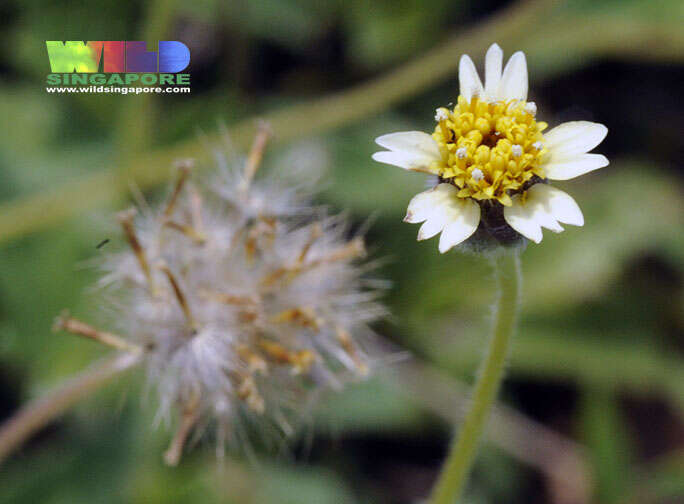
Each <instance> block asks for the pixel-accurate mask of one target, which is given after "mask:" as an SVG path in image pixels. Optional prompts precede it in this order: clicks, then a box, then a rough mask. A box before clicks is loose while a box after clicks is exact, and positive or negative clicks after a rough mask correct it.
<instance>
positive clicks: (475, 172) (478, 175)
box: [470, 168, 484, 182]
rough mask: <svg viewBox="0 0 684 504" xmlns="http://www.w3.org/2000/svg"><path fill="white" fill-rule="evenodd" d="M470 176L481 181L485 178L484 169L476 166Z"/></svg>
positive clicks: (476, 180)
mask: <svg viewBox="0 0 684 504" xmlns="http://www.w3.org/2000/svg"><path fill="white" fill-rule="evenodd" d="M470 176H471V177H472V178H473V180H474V181H475V182H479V181H480V180H482V179H483V178H484V173H482V170H480V169H479V168H475V169H474V170H473V171H472V173H471V174H470Z"/></svg>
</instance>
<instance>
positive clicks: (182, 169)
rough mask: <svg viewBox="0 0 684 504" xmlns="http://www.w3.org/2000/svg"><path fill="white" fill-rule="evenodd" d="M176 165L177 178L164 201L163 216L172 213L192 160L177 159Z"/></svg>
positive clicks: (192, 164)
mask: <svg viewBox="0 0 684 504" xmlns="http://www.w3.org/2000/svg"><path fill="white" fill-rule="evenodd" d="M176 166H177V168H178V178H177V179H176V184H175V185H174V187H173V192H172V193H171V196H170V197H169V201H168V202H167V203H166V208H165V209H164V217H169V216H170V215H171V214H172V213H173V210H174V208H175V206H176V202H177V201H178V196H179V195H180V192H181V190H182V189H183V186H184V185H185V181H186V180H187V179H188V176H189V175H190V170H191V169H192V168H193V166H194V161H193V160H192V159H184V160H182V161H178V162H177V165H176Z"/></svg>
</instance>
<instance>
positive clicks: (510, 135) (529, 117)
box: [373, 44, 608, 252]
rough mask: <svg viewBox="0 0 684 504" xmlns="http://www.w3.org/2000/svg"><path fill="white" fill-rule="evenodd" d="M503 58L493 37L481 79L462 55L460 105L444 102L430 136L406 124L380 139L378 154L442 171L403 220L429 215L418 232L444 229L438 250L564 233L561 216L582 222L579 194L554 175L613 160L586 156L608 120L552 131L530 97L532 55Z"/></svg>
mask: <svg viewBox="0 0 684 504" xmlns="http://www.w3.org/2000/svg"><path fill="white" fill-rule="evenodd" d="M502 64H503V51H502V50H501V48H500V47H499V46H498V45H496V44H493V45H492V46H491V47H490V48H489V50H488V51H487V55H486V58H485V83H484V85H483V84H482V82H481V81H480V77H479V75H478V73H477V70H476V69H475V65H474V64H473V61H472V60H471V59H470V57H468V56H467V55H464V56H462V57H461V60H460V63H459V81H460V95H459V97H458V100H457V103H456V105H455V106H454V107H453V108H452V109H447V108H445V107H440V108H438V109H437V113H436V114H435V121H436V122H437V124H436V126H435V129H434V131H433V133H432V134H431V135H429V134H427V133H423V132H419V131H407V132H400V133H390V134H388V135H383V136H380V137H378V138H377V139H376V142H377V143H378V144H379V145H380V146H381V147H384V148H386V149H388V150H386V151H382V152H376V153H375V154H374V155H373V159H375V160H376V161H379V162H381V163H387V164H392V165H396V166H399V167H401V168H404V169H407V170H414V171H421V172H425V173H429V174H432V175H436V176H437V178H436V179H437V180H438V185H437V186H435V187H434V188H432V189H429V190H428V191H426V192H424V193H421V194H418V195H416V196H415V197H414V198H413V200H411V202H410V203H409V207H408V211H407V215H406V218H405V220H406V221H407V222H413V223H418V222H423V225H422V226H421V229H420V231H419V233H418V239H426V238H430V237H432V236H435V235H436V234H439V233H441V237H440V242H439V250H440V251H441V252H446V251H447V250H450V249H451V248H453V247H454V246H456V245H459V244H461V243H463V242H466V240H468V243H469V244H470V245H472V246H473V248H476V249H487V248H488V247H492V246H495V247H498V246H500V245H514V244H519V243H521V242H522V241H523V240H524V238H527V239H530V240H532V241H534V242H537V243H538V242H540V241H541V239H542V230H541V228H542V227H544V228H547V229H550V230H551V231H554V232H560V231H562V230H563V228H562V226H561V225H560V223H565V224H571V225H576V226H581V225H583V223H584V218H583V216H582V212H581V211H580V209H579V207H578V206H577V204H576V203H575V201H574V200H573V199H572V198H571V197H570V196H569V195H567V194H566V193H564V192H562V191H560V190H558V189H555V188H554V187H552V186H550V185H548V181H550V180H566V179H570V178H574V177H576V176H579V175H582V174H584V173H587V172H589V171H592V170H596V169H598V168H602V167H604V166H606V165H607V164H608V160H607V159H606V158H605V157H604V156H602V155H600V154H590V153H589V151H590V150H591V149H593V148H594V147H596V146H597V145H598V144H599V143H600V142H601V141H602V140H603V139H604V138H605V136H606V134H607V132H608V130H607V128H606V127H605V126H603V125H602V124H598V123H591V122H587V121H574V122H569V123H564V124H561V125H559V126H557V127H555V128H553V129H551V130H550V131H548V132H546V129H547V127H548V125H547V123H545V122H543V121H538V120H537V119H536V116H537V105H536V104H535V103H534V102H532V101H529V102H528V101H527V88H528V79H527V63H526V60H525V55H524V54H523V53H522V52H517V53H515V54H513V56H511V58H510V60H509V61H508V63H507V64H506V66H505V68H503V70H502ZM471 237H472V240H469V239H470V238H471ZM523 237H524V238H523Z"/></svg>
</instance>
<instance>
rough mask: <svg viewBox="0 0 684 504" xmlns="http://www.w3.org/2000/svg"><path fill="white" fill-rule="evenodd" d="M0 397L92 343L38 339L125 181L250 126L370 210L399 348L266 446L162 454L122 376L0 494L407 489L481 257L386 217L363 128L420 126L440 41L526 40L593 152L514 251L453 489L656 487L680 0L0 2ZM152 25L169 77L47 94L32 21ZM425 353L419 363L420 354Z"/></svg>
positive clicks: (40, 447) (545, 97)
mask: <svg viewBox="0 0 684 504" xmlns="http://www.w3.org/2000/svg"><path fill="white" fill-rule="evenodd" d="M0 25H1V27H2V29H1V30H0V39H2V44H1V45H0V47H1V49H0V116H2V117H3V124H4V125H5V126H4V127H3V134H2V135H0V418H5V417H8V416H9V415H11V414H12V412H13V411H15V410H16V409H17V408H18V407H19V406H20V405H21V404H23V403H24V402H26V401H27V400H29V399H31V398H33V397H37V396H39V395H40V394H41V393H43V392H45V391H46V390H48V389H49V388H50V387H52V386H54V385H55V384H57V383H59V382H60V381H61V380H63V379H65V378H67V377H68V376H70V375H72V374H73V373H75V372H78V371H79V370H81V369H83V368H85V367H87V366H88V365H89V363H91V362H92V361H94V360H96V359H98V358H101V357H102V356H103V355H105V354H106V350H104V349H102V348H99V347H97V346H96V345H95V344H92V343H90V342H87V341H81V340H77V339H72V338H70V337H69V336H67V335H64V334H58V335H55V334H52V333H51V332H50V326H51V322H52V319H53V318H54V316H55V315H57V314H58V313H59V312H60V311H61V310H62V309H63V308H65V307H70V308H72V310H73V312H74V313H75V314H76V315H79V316H82V317H83V318H87V317H88V313H89V311H90V309H91V308H92V304H90V302H89V299H88V298H89V295H88V291H87V287H88V286H89V285H90V283H91V282H92V281H93V279H94V272H93V271H91V270H89V269H87V268H83V267H81V266H82V264H83V262H84V261H87V260H88V259H91V258H93V257H95V256H97V254H99V253H100V252H99V251H98V250H96V249H95V246H96V245H97V244H98V243H99V242H100V241H101V240H102V239H104V238H110V237H111V238H112V241H113V242H118V243H113V244H112V245H110V246H117V245H118V244H119V243H120V242H121V237H120V236H119V235H118V234H117V233H116V232H115V231H113V227H112V226H111V224H110V222H109V221H110V219H111V215H112V213H113V211H115V210H117V209H120V208H123V207H124V205H126V201H127V199H128V198H130V191H129V187H130V184H131V183H132V182H134V183H135V184H137V185H138V186H139V187H141V188H142V189H143V190H144V191H145V192H146V194H147V195H149V197H150V198H152V199H154V198H155V197H158V195H159V189H158V188H159V187H160V185H163V184H161V183H162V182H164V181H165V180H166V179H167V178H168V177H169V175H170V174H171V169H170V166H171V161H172V160H173V159H174V158H176V157H187V156H193V157H197V158H199V159H200V160H202V159H205V158H207V157H208V156H209V150H210V146H212V145H214V146H215V145H216V144H217V142H219V140H220V136H221V135H222V133H221V131H222V130H227V132H228V134H229V135H230V137H231V139H232V141H233V143H234V144H235V145H236V146H237V147H238V148H244V147H246V146H247V145H248V144H249V139H250V135H251V134H252V133H253V131H254V124H255V118H257V117H259V118H265V119H267V120H269V121H271V123H272V125H273V129H274V131H275V135H276V136H275V140H276V142H277V145H276V146H274V148H272V149H271V150H270V152H269V154H268V156H267V163H268V164H270V165H272V166H278V165H280V166H288V163H299V164H301V163H309V164H314V165H316V166H317V167H319V168H321V169H323V170H324V173H325V175H324V177H323V180H324V182H325V184H324V186H323V187H322V193H321V196H320V202H321V203H325V204H327V205H330V206H331V208H333V209H335V210H343V209H348V210H349V211H350V213H351V216H352V219H353V220H354V221H355V222H357V223H359V224H361V223H362V222H363V221H364V220H366V219H367V218H368V216H369V215H372V216H374V221H373V225H372V227H371V230H370V232H369V235H368V243H369V246H370V248H371V249H372V250H373V254H374V256H375V257H384V258H387V261H385V263H384V264H385V265H384V266H383V267H382V268H381V271H380V275H381V276H384V277H385V278H388V279H390V280H391V281H392V283H393V288H392V289H391V290H390V291H389V292H388V294H387V297H386V302H387V304H388V306H389V308H390V310H391V311H392V313H393V314H394V317H393V318H392V319H391V320H389V321H387V322H384V323H382V324H380V325H379V326H378V328H377V329H378V332H379V333H380V334H382V335H383V336H384V337H385V338H386V339H387V340H389V341H391V342H393V343H394V344H396V345H397V346H398V347H402V348H405V349H408V350H410V352H411V353H412V354H413V356H414V359H413V360H410V361H404V362H403V363H400V364H396V365H389V369H388V370H385V371H381V372H380V374H379V376H377V377H376V378H374V379H372V380H370V381H369V382H368V383H366V384H363V385H359V386H355V387H351V388H349V389H348V390H346V391H345V392H344V393H343V394H342V395H341V396H334V397H330V398H329V400H328V401H327V402H326V403H324V404H322V405H321V407H320V411H319V412H318V413H317V416H316V419H315V421H314V422H312V425H311V426H310V427H308V428H307V429H306V436H305V437H304V438H303V439H301V440H295V441H294V444H293V447H292V450H291V453H289V454H277V455H270V454H263V456H262V462H261V463H260V465H259V466H254V465H253V464H251V463H249V462H247V461H246V460H244V459H242V458H240V457H236V458H233V459H230V460H229V461H228V462H226V464H225V465H224V466H220V465H218V464H217V463H216V461H215V458H214V452H213V447H212V442H211V440H210V439H208V440H207V441H206V442H200V443H199V445H198V446H196V447H195V448H194V449H193V450H192V451H191V452H190V453H189V455H187V456H186V457H185V458H184V460H183V461H182V463H181V465H180V467H178V468H176V469H170V468H167V467H165V466H164V465H163V462H162V457H161V454H162V452H163V450H164V449H165V447H166V444H167V442H168V439H169V436H170V434H169V433H168V432H167V431H166V430H165V429H164V428H157V429H155V428H154V427H153V425H152V415H153V412H154V400H153V396H152V395H146V394H145V393H144V390H143V388H144V378H143V377H142V376H141V373H135V372H133V373H131V374H129V375H127V376H126V377H124V378H122V379H121V380H118V381H117V383H115V384H112V385H111V386H108V387H106V388H104V389H102V390H101V391H100V392H98V393H97V394H95V395H94V396H93V397H91V398H90V399H89V400H87V401H85V402H83V403H81V404H79V405H78V406H77V407H76V408H75V409H73V410H71V411H70V412H69V413H68V414H67V415H66V416H64V417H63V418H61V419H60V420H59V421H57V422H56V423H53V424H52V425H51V426H49V427H48V428H46V429H44V430H43V431H41V432H40V433H39V434H38V435H36V436H35V437H34V438H32V439H31V441H30V442H29V443H28V444H26V445H25V446H24V447H23V448H22V449H21V450H20V451H19V452H18V453H17V454H15V455H14V456H13V457H11V458H10V459H9V460H8V461H6V462H5V463H4V464H3V465H2V466H0V502H2V503H38V502H40V503H54V504H57V503H60V504H61V503H65V504H66V503H68V504H76V503H88V504H95V503H123V502H126V503H129V502H130V503H154V502H172V503H219V502H220V503H259V504H261V503H265V504H271V503H274V504H275V503H278V504H280V503H293V504H294V503H316V504H318V503H321V504H324V503H325V504H327V503H331V504H332V503H334V504H344V503H380V504H384V503H410V502H417V500H418V499H419V498H421V497H423V496H424V495H425V494H426V493H427V491H428V489H429V488H430V485H431V482H432V481H433V479H434V477H435V476H436V473H437V470H438V469H439V465H440V462H441V460H442V457H443V456H444V454H445V449H446V446H447V443H448V441H449V439H450V437H451V434H452V427H453V425H454V424H453V420H454V419H455V418H456V417H457V416H458V415H457V412H458V411H459V409H460V407H462V406H463V397H464V394H465V393H467V387H466V384H467V383H470V382H471V381H472V379H473V375H474V373H475V370H476V367H477V363H478V361H479V358H480V356H481V352H482V349H483V347H484V344H485V339H484V335H485V334H486V331H487V326H488V322H489V318H488V317H489V310H490V308H489V306H490V304H491V302H492V300H493V290H492V289H493V279H492V275H491V271H490V269H489V265H488V264H487V262H486V261H485V260H483V259H480V258H476V257H470V256H463V255H459V254H456V253H452V254H448V255H446V256H440V255H439V254H438V253H437V247H436V244H435V243H432V242H428V243H416V242H415V235H416V233H417V227H416V226H411V225H408V224H403V223H402V222H401V219H402V217H403V215H404V212H405V207H406V204H407V202H408V200H409V199H410V197H411V196H412V195H413V194H415V193H416V192H417V191H419V190H420V189H421V188H422V187H423V183H424V179H423V177H422V176H421V175H419V174H410V173H405V172H401V171H399V170H397V169H396V168H392V167H389V166H385V165H379V164H376V163H373V162H372V161H371V159H370V155H371V153H372V152H374V150H376V148H375V147H374V144H373V139H374V138H375V137H376V136H378V135H379V134H382V133H386V132H390V131H397V130H403V129H422V130H430V129H431V128H432V123H433V120H432V116H433V112H434V109H435V107H437V106H441V105H445V104H446V103H448V102H451V101H454V100H455V98H456V95H457V93H458V82H457V75H456V73H457V62H458V58H459V56H460V54H461V53H463V52H467V53H469V54H471V56H473V57H474V58H475V60H476V62H477V63H478V64H481V62H482V56H483V55H484V51H485V50H486V48H487V47H488V46H489V45H490V44H491V43H492V42H495V41H496V42H498V43H499V44H501V45H502V47H503V49H504V51H505V52H506V55H507V56H508V55H510V54H512V53H513V52H514V51H515V50H518V49H522V50H524V51H526V53H527V59H528V64H529V67H530V69H529V73H530V81H531V82H530V96H531V98H530V99H532V100H535V101H536V102H537V104H538V106H539V110H540V113H539V116H540V117H541V118H542V119H543V120H546V121H547V122H549V123H550V125H551V126H554V125H555V124H558V123H559V122H562V121H566V120H576V119H584V120H594V121H598V122H601V123H604V124H606V125H607V126H608V128H609V130H610V133H609V136H608V138H607V139H606V141H605V142H604V143H603V144H602V145H601V146H600V147H599V149H597V150H598V151H599V152H601V153H604V154H606V155H607V156H608V157H609V158H610V159H611V165H610V166H609V167H607V168H605V169H603V170H601V171H600V172H595V173H591V174H588V175H586V176H584V177H582V178H580V179H577V180H572V181H568V182H563V183H560V184H559V186H560V187H561V188H562V189H564V190H567V191H568V192H569V193H570V194H572V195H573V196H574V197H575V199H576V200H577V202H578V203H579V204H580V206H581V208H582V210H583V211H584V214H585V221H586V225H585V226H584V227H583V228H573V227H570V228H569V229H567V230H566V232H564V233H562V234H560V235H554V234H553V233H549V232H547V233H545V237H544V241H543V242H542V244H541V245H539V246H534V245H532V246H530V247H529V248H528V250H527V251H526V252H525V253H524V255H523V268H524V277H525V278H524V307H523V314H522V320H521V323H520V328H519V331H518V334H517V336H516V340H515V343H514V346H513V351H512V355H511V359H510V366H509V374H508V378H507V382H506V384H505V386H504V388H503V391H502V397H501V402H502V403H503V404H504V405H505V408H506V409H502V410H500V411H499V412H498V413H497V415H496V418H495V419H494V420H493V424H494V425H493V428H492V429H491V435H490V437H489V441H488V442H487V443H486V444H485V446H484V448H483V449H482V450H481V452H480V456H479V459H478V462H477V465H476V468H475V473H474V475H473V478H472V480H471V483H470V486H469V490H468V496H467V502H468V503H472V504H484V503H532V504H534V503H539V504H547V503H548V504H575V503H577V504H579V503H585V502H587V503H588V502H595V503H621V504H622V503H633V504H642V503H682V502H684V359H683V352H684V334H683V328H684V309H683V306H684V305H683V300H684V295H683V279H682V275H683V274H684V233H682V225H683V224H684V219H683V217H684V208H683V201H684V191H682V172H681V169H682V159H684V139H683V135H682V124H681V118H682V113H683V112H684V104H683V102H682V83H683V82H684V79H683V78H684V67H683V65H682V63H684V32H683V30H682V28H681V27H682V26H683V25H684V4H683V3H682V2H679V1H676V0H664V1H646V0H644V1H636V0H626V1H624V0H623V1H619V0H606V1H596V0H593V1H589V0H572V1H568V2H554V1H549V0H535V1H533V2H526V3H520V4H516V3H512V2H502V1H497V0H485V1H478V2H475V1H467V0H456V1H449V2H447V1H446V0H432V1H422V2H421V1H418V0H400V1H396V0H395V1H392V0H376V1H374V2H363V1H360V0H346V1H342V0H331V1H327V2H320V1H315V0H260V1H247V0H244V1H234V2H228V3H225V4H224V3H222V2H218V1H216V0H202V1H197V2H179V1H176V2H174V1H171V0H167V1H161V0H160V1H158V2H152V3H148V4H144V3H137V2H122V1H113V0H105V1H102V2H98V3H83V2H61V3H59V4H58V3H53V2H47V1H39V0H28V1H21V2H20V1H19V0H6V1H4V2H3V3H2V5H0ZM79 39H80V40H147V41H150V42H151V41H156V40H160V39H161V40H180V41H183V42H184V43H185V44H186V45H188V47H190V50H191V57H192V60H191V64H190V68H189V72H190V73H191V82H192V94H190V95H157V96H147V95H146V96H133V95H127V96H122V95H87V94H83V95H54V94H47V93H46V92H45V89H44V82H45V76H46V75H47V73H49V65H48V59H47V55H46V52H45V43H44V41H45V40H79ZM438 370H439V371H438Z"/></svg>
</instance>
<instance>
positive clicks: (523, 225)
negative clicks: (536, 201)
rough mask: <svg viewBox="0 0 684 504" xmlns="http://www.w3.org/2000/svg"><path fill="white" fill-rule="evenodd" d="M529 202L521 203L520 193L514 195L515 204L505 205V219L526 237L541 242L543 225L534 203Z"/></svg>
mask: <svg viewBox="0 0 684 504" xmlns="http://www.w3.org/2000/svg"><path fill="white" fill-rule="evenodd" d="M527 203H529V201H528V202H527ZM527 203H526V204H525V205H523V204H521V202H520V195H517V194H516V195H515V196H513V205H511V206H508V207H504V219H506V222H507V223H508V225H509V226H511V227H512V228H513V229H515V230H516V231H517V232H518V233H520V234H521V235H523V236H524V237H525V238H528V239H530V240H532V241H533V242H535V243H539V242H540V241H542V230H541V225H540V224H539V222H538V219H537V217H536V216H535V212H534V208H535V207H534V205H530V204H527Z"/></svg>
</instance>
